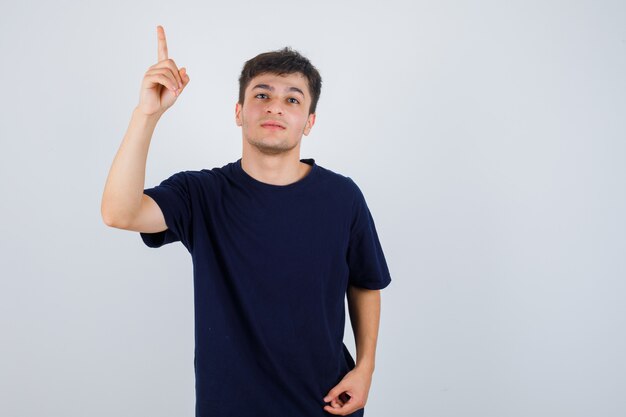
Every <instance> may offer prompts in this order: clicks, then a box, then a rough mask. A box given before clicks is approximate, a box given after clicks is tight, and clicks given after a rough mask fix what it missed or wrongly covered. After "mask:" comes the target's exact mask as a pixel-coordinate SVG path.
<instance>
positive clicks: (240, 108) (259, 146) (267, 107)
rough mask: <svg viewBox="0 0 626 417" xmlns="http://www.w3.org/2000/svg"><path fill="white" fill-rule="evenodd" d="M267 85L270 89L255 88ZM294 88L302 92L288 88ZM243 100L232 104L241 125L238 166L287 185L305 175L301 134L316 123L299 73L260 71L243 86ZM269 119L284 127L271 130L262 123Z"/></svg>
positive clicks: (303, 80) (306, 84)
mask: <svg viewBox="0 0 626 417" xmlns="http://www.w3.org/2000/svg"><path fill="white" fill-rule="evenodd" d="M257 84H266V85H268V86H269V87H270V88H273V91H270V90H267V89H261V88H255V86H256V85H257ZM290 87H295V88H298V89H299V90H301V91H302V92H303V93H304V96H303V95H301V94H300V93H298V92H294V91H289V88H290ZM244 97H245V98H244V103H243V105H241V104H240V103H236V104H235V122H236V123H237V126H240V127H241V134H242V145H243V146H242V156H241V166H242V168H243V169H244V171H246V173H248V174H249V175H250V176H252V177H253V178H255V179H257V180H258V181H261V182H264V183H267V184H273V185H287V184H291V183H293V182H296V181H298V180H300V179H302V178H303V177H305V176H306V175H307V174H308V172H309V171H310V169H311V167H310V166H309V165H307V164H305V163H304V162H300V143H301V141H302V135H305V136H307V135H308V134H309V132H310V131H311V128H312V127H313V125H314V124H315V113H312V114H309V106H310V104H311V94H310V92H309V88H308V83H307V80H306V78H305V77H304V76H303V75H302V74H301V73H294V74H287V75H276V74H270V73H267V74H260V75H257V76H256V77H254V78H253V79H252V80H250V83H249V84H248V86H247V87H246V90H245V96H244ZM268 120H274V121H278V122H280V123H281V124H283V125H284V126H285V127H286V128H285V129H284V130H270V129H266V128H264V127H262V126H261V124H262V123H263V122H266V121H268Z"/></svg>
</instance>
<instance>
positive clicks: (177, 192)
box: [140, 171, 192, 250]
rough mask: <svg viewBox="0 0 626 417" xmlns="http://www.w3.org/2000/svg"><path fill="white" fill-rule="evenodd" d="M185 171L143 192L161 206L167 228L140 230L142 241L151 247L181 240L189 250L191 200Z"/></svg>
mask: <svg viewBox="0 0 626 417" xmlns="http://www.w3.org/2000/svg"><path fill="white" fill-rule="evenodd" d="M189 184H190V181H189V177H188V173H187V172H186V171H181V172H178V173H176V174H174V175H172V176H171V177H169V178H167V179H165V180H163V181H162V182H161V184H159V185H157V186H156V187H153V188H146V189H144V190H143V193H144V194H146V195H147V196H149V197H151V198H152V199H153V200H154V201H155V202H156V203H157V204H158V205H159V207H160V208H161V211H162V212H163V217H164V218H165V224H166V225H167V229H165V230H163V231H161V232H155V233H144V232H140V235H141V239H142V240H143V242H144V243H145V244H146V245H147V246H149V247H151V248H159V247H161V246H163V245H165V244H168V243H172V242H181V243H182V244H183V245H185V247H186V248H187V249H188V250H191V246H190V242H191V220H192V200H191V190H190V188H189Z"/></svg>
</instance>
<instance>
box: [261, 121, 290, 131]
mask: <svg viewBox="0 0 626 417" xmlns="http://www.w3.org/2000/svg"><path fill="white" fill-rule="evenodd" d="M261 127H264V128H266V129H271V130H278V129H281V130H282V129H285V127H284V126H283V125H281V124H280V123H278V122H266V123H263V124H262V125H261Z"/></svg>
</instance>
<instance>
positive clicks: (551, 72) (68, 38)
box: [0, 1, 626, 417]
mask: <svg viewBox="0 0 626 417" xmlns="http://www.w3.org/2000/svg"><path fill="white" fill-rule="evenodd" d="M157 25H163V27H164V28H165V33H166V36H167V40H168V47H169V56H170V58H173V59H174V60H175V62H176V63H177V64H178V66H179V67H182V66H184V67H186V68H187V69H188V73H189V75H190V77H191V82H190V84H189V85H188V86H187V88H186V90H185V91H184V92H183V94H182V95H181V96H180V97H179V98H178V100H177V102H176V103H175V105H174V106H173V107H172V108H170V109H169V110H168V111H167V112H166V113H165V115H164V116H163V118H162V119H161V121H160V122H159V124H158V126H157V128H156V130H155V133H154V136H153V138H152V143H151V147H150V152H149V155H148V163H147V172H146V182H145V185H146V187H152V186H155V185H157V184H158V183H159V182H160V181H162V180H163V179H165V178H167V177H168V176H170V175H171V174H173V173H175V172H178V171H181V170H191V169H194V170H199V169H203V168H207V169H210V168H213V167H221V166H223V165H225V164H226V163H228V162H232V161H235V160H236V159H238V158H239V157H240V156H241V129H240V128H239V127H237V126H236V124H235V102H236V100H237V92H238V84H237V79H238V76H239V73H240V71H241V68H242V66H243V64H244V62H245V61H246V60H247V59H249V58H252V57H253V56H255V55H257V54H258V53H261V52H266V51H269V50H274V49H279V48H282V47H284V46H291V47H293V48H294V49H296V50H298V51H299V52H301V53H302V54H303V55H305V56H306V57H308V58H309V59H310V60H311V61H312V63H313V64H314V65H315V66H316V67H317V68H318V69H319V71H320V73H321V75H322V79H323V87H322V93H321V96H320V101H319V106H318V109H317V121H316V124H315V126H314V127H313V130H312V131H311V134H310V135H309V136H304V137H303V139H302V148H301V157H302V158H314V159H315V160H316V162H317V163H318V164H319V165H321V166H324V167H327V168H329V169H332V170H334V171H336V172H339V173H342V174H344V175H347V176H350V177H352V178H353V179H354V180H355V181H356V182H357V184H358V185H359V186H360V187H361V189H362V190H363V193H364V195H365V197H366V201H367V202H368V204H369V207H370V210H371V212H372V214H373V217H374V219H375V223H376V227H377V229H378V233H379V237H380V240H381V243H382V246H383V250H384V253H385V255H386V258H387V262H388V265H389V269H390V272H391V276H392V279H393V281H392V283H391V284H390V286H389V287H387V288H386V289H384V290H383V291H382V293H381V294H382V311H381V323H380V332H379V338H378V346H377V356H376V370H375V372H374V378H373V383H372V386H371V390H370V392H369V398H368V402H367V405H366V415H367V416H368V417H388V416H396V417H413V416H424V417H466V416H468V417H469V416H471V417H526V416H532V417H538V416H542V417H543V416H546V417H553V416H568V417H575V416H603V417H607V416H615V417H617V416H624V415H626V396H624V393H625V392H626V355H624V352H626V303H625V301H626V280H625V278H626V223H625V220H624V214H625V213H626V168H625V162H626V144H625V143H626V142H625V139H626V82H625V80H626V76H625V74H626V4H625V3H624V2H623V1H614V2H611V1H575V2H569V1H508V2H497V1H471V2H465V1H429V2H424V1H422V2H420V1H385V2H376V3H373V2H363V1H360V2H356V1H353V2H341V1H332V2H306V3H305V2H278V1H269V2H257V1H242V2H233V3H228V2H220V3H219V4H218V3H208V2H183V3H176V2H164V1H156V2H155V1H151V2H148V1H143V2H131V3H128V2H121V1H118V2H113V3H111V2H108V3H107V2H98V3H96V2H84V1H82V2H79V1H64V2H52V3H48V2H43V1H42V2H39V3H37V4H33V2H5V3H3V5H2V14H1V16H0V48H1V50H0V52H1V56H2V65H0V73H1V74H2V77H1V79H2V80H3V88H2V89H1V91H2V94H1V95H2V100H0V118H1V123H0V138H1V140H2V148H1V149H2V151H1V152H0V170H1V174H2V181H1V184H2V185H1V190H0V191H1V193H2V204H1V207H0V209H1V212H0V214H1V215H2V221H1V223H0V224H1V234H0V236H1V238H0V249H1V255H0V256H1V264H0V275H1V285H0V313H1V315H0V325H1V332H2V333H1V335H2V342H1V343H0V392H1V393H2V394H1V396H2V400H1V401H0V415H2V416H7V417H35V416H37V417H39V416H46V417H79V416H80V417H83V416H87V415H88V416H90V417H105V416H106V417H109V416H123V417H125V416H133V417H140V416H151V417H171V416H192V415H193V412H194V374H193V343H194V335H193V328H194V327H193V326H194V323H193V317H194V316H193V277H192V263H191V257H190V255H189V253H188V252H187V251H186V249H185V248H184V247H183V246H182V244H180V243H175V244H170V245H167V246H164V247H162V248H160V249H151V248H148V247H146V246H145V245H144V244H143V243H142V241H141V238H140V236H139V233H136V232H129V231H124V230H119V229H114V228H110V227H107V226H106V225H105V224H104V223H103V221H102V218H101V215H100V202H101V197H102V192H103V189H104V184H105V180H106V177H107V174H108V171H109V168H110V166H111V163H112V161H113V158H114V156H115V153H116V152H117V150H118V147H119V145H120V143H121V141H122V138H123V136H124V133H125V132H126V129H127V127H128V123H129V121H130V115H131V112H132V110H133V108H134V107H135V106H136V105H137V103H138V99H139V88H140V84H141V80H142V78H143V74H144V73H145V71H146V70H147V69H148V67H149V66H151V65H153V64H155V63H156V62H157V37H156V26H157ZM346 319H347V320H346V333H345V341H346V345H347V346H348V348H349V349H350V351H351V352H352V353H353V354H355V345H354V339H353V333H352V330H351V327H350V324H349V323H350V322H349V320H348V317H346ZM330 388H332V387H329V389H330ZM287 417H292V416H287Z"/></svg>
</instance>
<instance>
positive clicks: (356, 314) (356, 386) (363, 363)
mask: <svg viewBox="0 0 626 417" xmlns="http://www.w3.org/2000/svg"><path fill="white" fill-rule="evenodd" d="M346 295H347V297H348V309H349V312H350V323H351V324H352V331H353V332H354V340H355V343H356V353H357V359H356V366H355V367H354V369H352V370H351V371H350V372H348V373H347V374H346V376H345V377H344V379H342V380H341V381H340V382H339V384H337V385H336V386H335V387H333V388H332V389H331V390H330V391H329V393H328V394H327V395H326V397H324V402H327V403H328V402H330V405H325V406H324V410H326V411H327V412H329V413H331V414H335V415H346V414H350V413H352V412H354V411H356V410H359V409H361V408H363V407H365V403H366V402H367V397H368V395H369V390H370V386H371V384H372V376H373V374H374V367H375V358H376V341H377V339H378V325H379V322H380V290H370V289H367V288H361V287H356V286H354V285H349V286H348V291H347V293H346ZM344 393H347V394H348V397H345V396H344Z"/></svg>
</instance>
